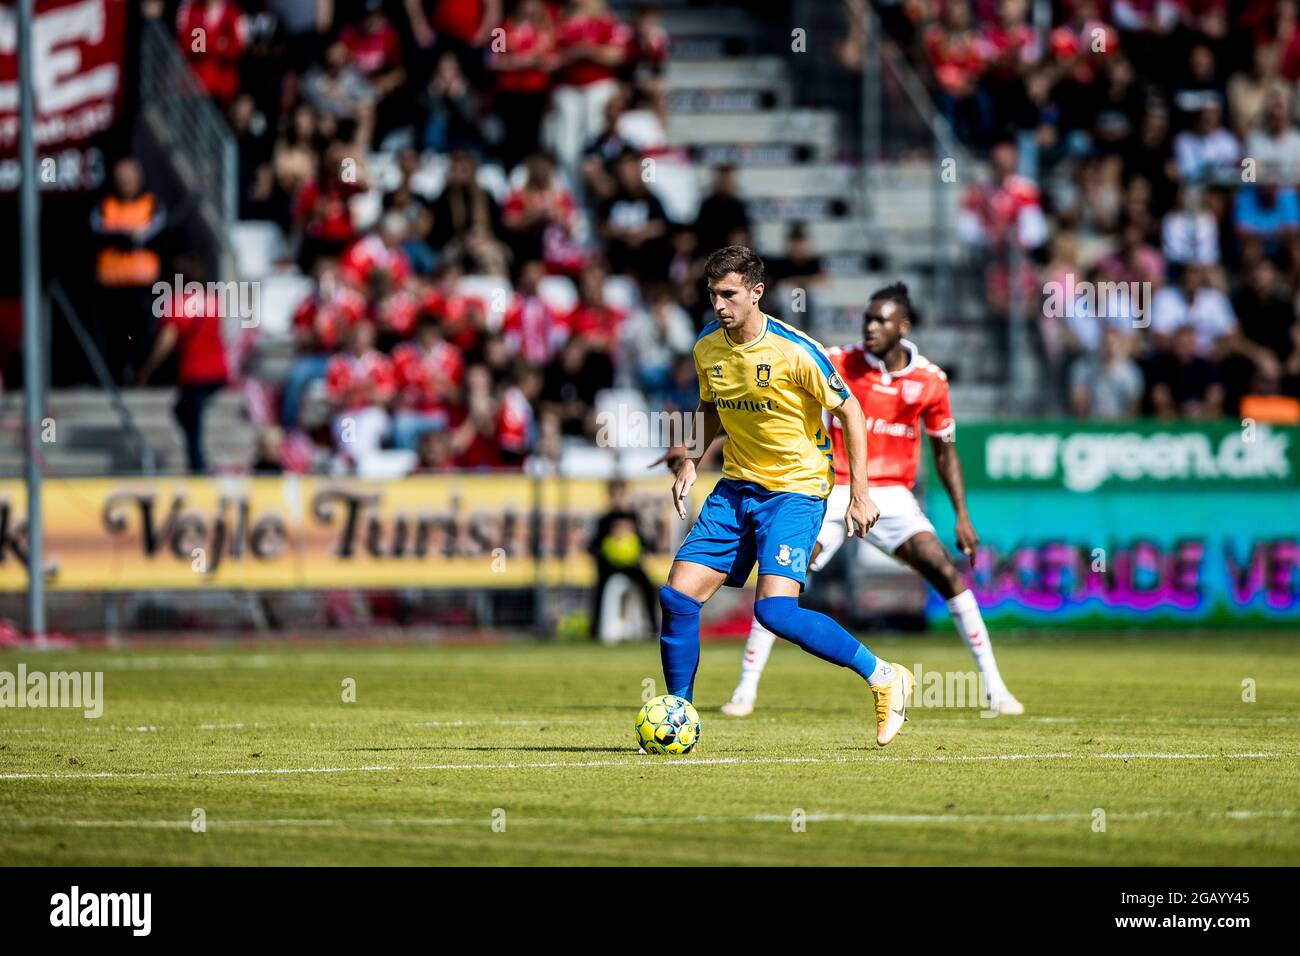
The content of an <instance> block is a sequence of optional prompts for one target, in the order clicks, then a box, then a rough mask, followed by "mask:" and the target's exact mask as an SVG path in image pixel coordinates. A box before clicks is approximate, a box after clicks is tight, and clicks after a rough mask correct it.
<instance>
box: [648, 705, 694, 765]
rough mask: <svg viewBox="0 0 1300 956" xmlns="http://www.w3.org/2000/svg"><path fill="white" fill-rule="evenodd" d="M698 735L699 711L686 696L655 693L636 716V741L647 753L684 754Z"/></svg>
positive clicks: (692, 745)
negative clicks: (659, 695) (696, 710)
mask: <svg viewBox="0 0 1300 956" xmlns="http://www.w3.org/2000/svg"><path fill="white" fill-rule="evenodd" d="M699 739H700V715H699V714H697V713H696V712H695V708H694V707H693V706H692V705H691V702H690V701H689V700H687V699H686V698H684V697H676V696H674V695H672V694H665V695H664V696H663V697H656V698H654V699H653V700H650V701H647V702H646V705H645V706H644V707H642V708H641V713H639V714H637V716H636V742H637V743H638V744H640V745H641V749H642V750H644V751H645V752H646V753H648V754H684V753H686V752H688V751H689V750H690V749H691V748H692V747H694V746H695V745H696V744H697V743H698V742H699Z"/></svg>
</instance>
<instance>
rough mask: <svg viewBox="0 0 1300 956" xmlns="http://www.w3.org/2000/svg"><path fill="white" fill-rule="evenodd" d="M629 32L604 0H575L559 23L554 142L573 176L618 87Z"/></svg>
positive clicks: (603, 123)
mask: <svg viewBox="0 0 1300 956" xmlns="http://www.w3.org/2000/svg"><path fill="white" fill-rule="evenodd" d="M629 39H630V32H629V31H628V29H627V27H626V26H624V25H623V24H622V23H620V22H619V21H618V20H617V19H616V18H615V17H614V15H613V14H612V13H610V12H609V11H608V10H607V9H606V8H605V0H572V2H571V3H570V4H569V12H568V14H567V15H566V16H565V18H564V20H563V21H562V22H561V23H560V33H559V57H560V72H559V75H558V77H557V78H556V87H555V116H554V119H553V121H554V130H553V134H554V135H553V140H554V144H555V152H556V154H557V155H558V156H559V158H560V163H561V165H563V166H564V168H565V169H566V170H567V171H568V172H569V174H570V176H571V177H572V176H575V174H576V172H577V167H578V160H579V159H580V158H581V156H582V149H583V147H584V146H585V145H586V144H587V143H588V142H589V141H590V140H593V139H595V138H596V136H597V135H599V133H600V132H601V130H602V129H603V128H604V126H605V104H606V103H607V102H608V101H609V99H610V97H612V96H613V95H614V93H615V92H616V91H617V90H618V80H617V79H616V78H615V77H616V76H617V73H618V70H619V68H620V67H621V66H622V65H623V61H624V59H625V58H626V56H627V49H628V41H629Z"/></svg>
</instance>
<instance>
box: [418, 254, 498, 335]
mask: <svg viewBox="0 0 1300 956" xmlns="http://www.w3.org/2000/svg"><path fill="white" fill-rule="evenodd" d="M464 276H465V270H464V269H463V268H462V267H461V266H460V264H459V263H457V262H456V261H455V260H452V261H449V262H447V263H446V264H445V265H444V266H443V267H442V269H441V270H440V271H439V273H438V280H437V282H436V283H435V284H434V286H433V287H432V288H430V289H428V290H427V291H426V292H425V293H424V295H423V297H422V301H421V308H422V309H423V311H425V312H429V313H431V314H433V315H436V316H437V317H438V318H439V320H441V322H442V327H443V331H444V333H445V338H446V339H447V341H448V342H449V343H451V344H452V345H454V346H456V348H458V349H460V351H461V354H463V355H465V356H466V357H469V356H477V355H479V353H481V352H482V351H483V348H484V345H485V343H486V341H487V339H488V337H489V336H488V333H489V330H488V324H487V310H486V309H485V308H484V304H483V303H482V302H481V301H479V300H478V299H476V298H470V297H469V296H467V295H464V294H463V293H461V291H460V288H459V286H460V280H461V279H462V278H464Z"/></svg>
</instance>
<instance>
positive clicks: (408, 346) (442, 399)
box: [393, 342, 465, 412]
mask: <svg viewBox="0 0 1300 956" xmlns="http://www.w3.org/2000/svg"><path fill="white" fill-rule="evenodd" d="M393 369H394V370H395V371H396V373H397V401H398V404H399V405H400V406H401V407H402V408H411V409H415V410H416V411H420V412H438V411H445V410H446V409H447V407H448V405H449V404H451V400H452V399H453V398H454V396H455V392H456V389H457V388H459V387H460V383H461V379H462V378H463V377H464V371H465V360H464V358H462V357H461V354H460V349H458V348H456V346H454V345H450V344H448V343H446V342H439V343H437V344H436V345H434V347H433V349H432V351H427V352H426V351H425V350H424V349H422V348H420V346H419V345H417V344H416V343H415V342H403V343H402V344H401V345H399V346H397V348H395V349H393Z"/></svg>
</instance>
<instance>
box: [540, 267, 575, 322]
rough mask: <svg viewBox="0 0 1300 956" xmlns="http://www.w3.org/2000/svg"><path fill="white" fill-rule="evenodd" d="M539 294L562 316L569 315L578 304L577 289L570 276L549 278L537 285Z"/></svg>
mask: <svg viewBox="0 0 1300 956" xmlns="http://www.w3.org/2000/svg"><path fill="white" fill-rule="evenodd" d="M537 294H538V295H539V296H540V297H541V299H542V301H543V302H545V303H546V304H547V305H548V306H550V307H551V308H552V309H554V310H555V311H556V312H558V313H559V314H560V315H567V314H568V313H569V312H571V311H573V308H574V306H576V305H577V304H578V290H577V287H575V286H574V284H573V280H572V279H570V278H569V277H568V276H547V277H546V278H545V279H543V280H542V281H541V282H539V283H538V284H537Z"/></svg>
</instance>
